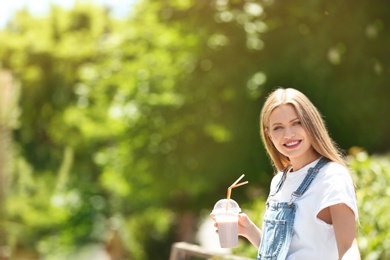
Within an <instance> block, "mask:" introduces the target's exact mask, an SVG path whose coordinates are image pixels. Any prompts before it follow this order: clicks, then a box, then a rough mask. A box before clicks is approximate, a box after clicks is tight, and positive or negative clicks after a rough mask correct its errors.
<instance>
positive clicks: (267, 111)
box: [260, 88, 347, 171]
mask: <svg viewBox="0 0 390 260" xmlns="http://www.w3.org/2000/svg"><path fill="white" fill-rule="evenodd" d="M287 104H290V105H292V106H293V107H294V109H295V111H296V113H297V114H298V118H299V120H300V121H301V124H302V126H303V128H304V129H305V131H306V132H307V134H308V136H309V138H310V142H311V144H312V146H313V148H314V150H315V151H316V152H317V153H318V154H320V155H322V156H324V157H326V158H328V159H329V160H331V161H333V162H337V163H340V164H341V165H343V166H345V167H346V168H347V164H346V162H345V160H344V156H343V154H342V152H341V150H340V149H339V148H338V147H337V145H336V143H335V142H334V141H333V140H332V138H331V137H330V136H329V133H328V131H327V129H326V127H325V123H324V121H323V119H322V116H321V114H320V112H319V111H318V109H317V108H316V107H315V106H314V105H313V103H311V101H310V100H309V99H308V98H307V97H306V96H305V95H304V94H303V93H301V92H300V91H298V90H296V89H293V88H287V89H285V88H277V89H276V90H274V91H273V92H271V93H270V94H269V96H268V97H267V99H266V101H265V103H264V106H263V108H262V110H261V113H260V132H261V139H262V141H263V143H264V146H265V148H266V150H267V152H268V155H269V156H270V158H271V160H272V163H273V166H274V167H275V168H276V170H278V171H283V170H284V169H286V168H287V167H288V166H290V160H289V159H288V157H286V156H284V155H283V154H281V153H280V152H279V151H278V150H277V149H276V148H275V146H274V145H273V143H272V141H271V139H270V138H269V137H268V134H267V132H268V131H269V118H270V115H271V112H272V111H273V110H274V109H275V108H277V107H278V106H281V105H287Z"/></svg>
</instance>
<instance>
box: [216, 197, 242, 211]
mask: <svg viewBox="0 0 390 260" xmlns="http://www.w3.org/2000/svg"><path fill="white" fill-rule="evenodd" d="M228 204H229V205H228ZM227 205H228V206H227ZM226 209H227V210H228V212H231V213H240V212H241V209H240V206H238V203H237V202H236V201H234V200H232V199H229V200H228V199H221V200H219V201H217V203H215V205H214V209H213V212H212V213H214V214H218V213H225V212H226Z"/></svg>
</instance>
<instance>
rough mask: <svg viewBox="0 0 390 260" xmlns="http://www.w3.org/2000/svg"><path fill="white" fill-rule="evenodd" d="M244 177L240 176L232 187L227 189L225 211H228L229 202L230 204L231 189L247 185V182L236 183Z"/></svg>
mask: <svg viewBox="0 0 390 260" xmlns="http://www.w3.org/2000/svg"><path fill="white" fill-rule="evenodd" d="M244 176H245V174H243V175H241V176H240V178H238V179H237V180H236V181H235V182H234V183H233V184H232V185H230V186H229V188H228V189H227V196H226V197H227V200H228V202H227V204H226V211H227V210H228V208H229V202H230V196H231V195H232V189H234V188H236V187H239V186H242V185H244V184H247V183H248V181H244V182H241V183H238V182H239V181H240V180H241V179H242V178H243V177H244Z"/></svg>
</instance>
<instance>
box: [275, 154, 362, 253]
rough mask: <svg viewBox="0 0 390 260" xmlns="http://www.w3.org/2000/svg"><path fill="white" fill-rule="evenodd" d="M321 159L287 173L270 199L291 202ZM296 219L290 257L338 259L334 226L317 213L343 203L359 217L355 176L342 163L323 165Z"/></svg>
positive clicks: (298, 210)
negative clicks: (353, 178)
mask: <svg viewBox="0 0 390 260" xmlns="http://www.w3.org/2000/svg"><path fill="white" fill-rule="evenodd" d="M317 162H318V160H316V161H314V162H312V163H310V164H308V165H306V166H305V167H303V168H301V169H300V170H298V171H295V172H290V173H287V178H286V180H285V182H284V184H283V186H282V188H281V189H280V191H279V192H278V193H276V195H275V196H273V197H271V198H270V201H274V202H288V201H290V198H291V193H293V192H294V191H296V190H297V189H298V187H299V185H300V184H301V183H302V181H303V179H304V178H305V176H306V174H307V172H308V170H309V168H310V167H314V166H315V165H316V163H317ZM282 175H283V172H279V173H278V174H277V175H275V176H274V178H273V179H272V182H271V194H272V193H273V192H274V191H275V189H276V186H277V184H278V183H279V180H280V178H281V177H282ZM295 203H296V204H297V211H296V215H295V220H294V227H293V237H292V241H291V245H290V249H289V251H288V254H287V258H286V259H287V260H305V259H316V260H317V259H324V260H332V259H338V251H337V244H336V238H335V234H334V230H333V226H332V225H329V224H327V223H325V222H324V221H322V220H320V219H319V218H317V215H318V213H319V212H320V211H321V210H322V209H324V208H327V207H329V206H332V205H335V204H339V203H344V204H346V205H347V206H348V207H350V208H351V209H352V211H353V212H354V214H355V218H356V219H358V211H357V205H356V196H355V190H354V185H353V182H352V178H351V176H350V174H349V173H348V170H347V169H346V168H345V167H343V166H342V165H340V164H338V163H335V162H329V163H327V164H326V165H325V166H323V167H322V168H321V170H320V171H319V172H318V174H317V176H316V178H315V179H314V180H313V182H312V183H311V185H310V186H309V188H308V190H307V191H306V192H305V193H304V194H303V195H302V197H300V198H298V199H297V200H296V201H295Z"/></svg>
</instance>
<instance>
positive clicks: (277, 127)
mask: <svg viewBox="0 0 390 260" xmlns="http://www.w3.org/2000/svg"><path fill="white" fill-rule="evenodd" d="M280 129H282V127H281V126H275V127H274V128H273V129H272V130H274V131H277V130H280Z"/></svg>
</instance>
